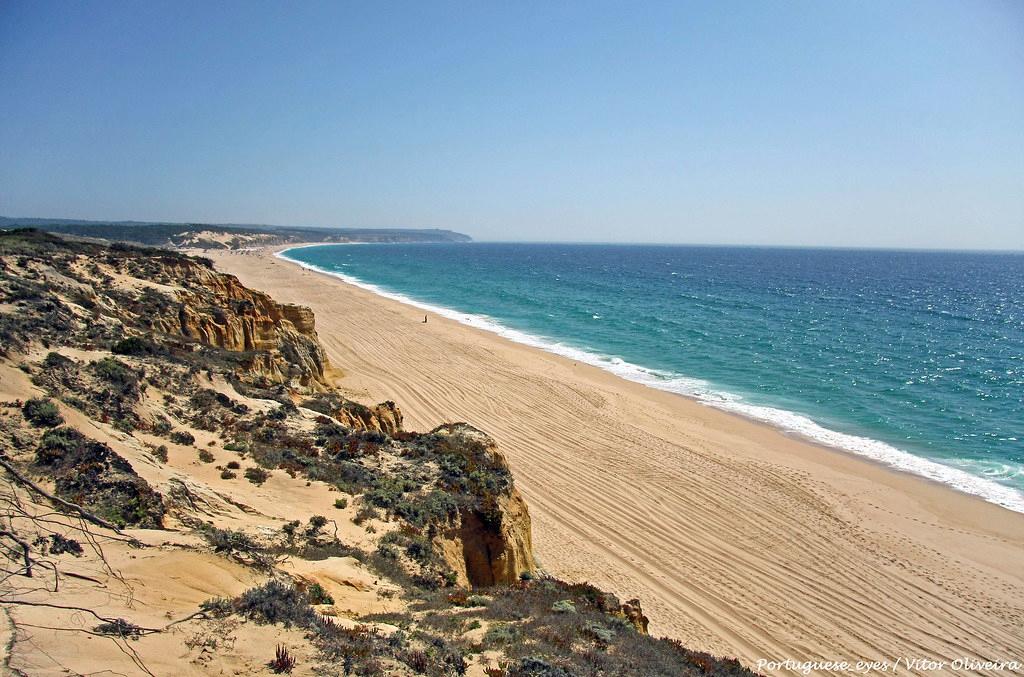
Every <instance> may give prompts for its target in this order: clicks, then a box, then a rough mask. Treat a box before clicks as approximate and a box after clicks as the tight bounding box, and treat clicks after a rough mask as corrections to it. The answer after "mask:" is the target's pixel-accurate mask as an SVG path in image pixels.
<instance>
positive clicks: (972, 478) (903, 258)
mask: <svg viewBox="0 0 1024 677" xmlns="http://www.w3.org/2000/svg"><path fill="white" fill-rule="evenodd" d="M282 255H283V256H284V257H286V258H288V259H291V260H293V261H296V262H299V263H301V264H303V265H305V266H308V267H311V268H315V269H317V270H320V271H323V272H327V273H330V274H334V275H337V276H338V277H340V278H342V279H344V280H346V281H348V282H351V283H354V284H358V285H360V286H363V287H366V288H369V289H371V290H373V291H376V292H377V293H381V294H383V295H386V296H389V297H391V298H397V299H399V300H401V301H405V302H407V303H413V304H415V305H418V306H420V307H422V308H424V309H425V310H426V311H427V312H431V313H435V314H439V315H444V316H447V317H450V318H453V319H456V320H458V321H460V322H464V323H466V324H470V325H473V326H476V327H480V328H482V329H486V330H489V331H493V332H496V333H498V334H501V335H503V336H505V337H507V338H509V339H511V340H514V341H519V342H521V343H526V344H529V345H532V346H537V347H540V348H543V349H545V350H549V351H552V352H555V353H559V354H561V355H565V356H567V357H570V358H572V359H574V360H578V361H582V362H586V363H589V364H592V365H595V366H598V367H601V368H603V369H606V370H608V371H610V372H613V373H615V374H618V375H619V376H622V377H624V378H627V379H630V380H633V381H637V382H640V383H643V384H646V385H649V386H651V387H654V388H659V389H662V390H667V391H671V392H675V393H679V394H682V395H686V396H689V397H693V398H696V399H698V400H700V401H701V402H703V403H705V404H707V405H709V406H714V407H718V408H720V409H724V410H727V411H731V412H735V413H738V414H741V415H744V416H747V417H750V418H753V419H756V420H759V421H763V422H766V423H769V424H771V425H774V426H777V427H779V428H781V429H783V430H785V431H787V432H789V433H795V434H799V435H803V436H806V437H808V438H810V439H812V440H815V441H817V442H819V443H822V444H825V445H828V446H831V447H836V448H840V449H844V450H846V451H849V452H851V453H855V454H859V455H862V456H866V457H868V458H871V459H874V460H876V461H879V462H881V463H884V464H886V465H889V466H892V467H894V468H898V469H900V470H904V471H908V472H912V473H916V474H918V475H922V476H925V477H928V478H931V479H933V480H936V481H939V482H943V483H945V484H948V485H951V486H953V487H956V488H958V489H960V490H961V491H965V492H968V493H971V494H975V495H977V496H981V497H983V498H985V499H986V500H989V501H991V502H993V503H997V504H999V505H1002V506H1004V507H1006V508H1009V509H1011V510H1016V511H1019V512H1024V254H1016V253H975V252H918V251H880V250H841V249H787V248H757V247H695V246H651V245H598V244H593V245H591V244H586V245H581V244H507V243H459V244H386V245H375V244H364V245H356V246H348V245H323V246H312V247H302V248H295V249H290V250H288V251H287V252H285V253H283V254H282Z"/></svg>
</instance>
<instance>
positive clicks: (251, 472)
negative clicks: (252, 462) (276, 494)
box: [245, 468, 270, 484]
mask: <svg viewBox="0 0 1024 677" xmlns="http://www.w3.org/2000/svg"><path fill="white" fill-rule="evenodd" d="M245 479H247V480H249V481H250V482H252V483H253V484H263V483H264V482H266V481H267V480H268V479H270V473H269V472H267V471H266V470H264V469H263V468H246V469H245Z"/></svg>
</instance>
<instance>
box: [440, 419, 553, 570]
mask: <svg viewBox="0 0 1024 677" xmlns="http://www.w3.org/2000/svg"><path fill="white" fill-rule="evenodd" d="M431 434H432V435H441V436H443V437H446V438H447V440H446V441H447V442H448V444H447V445H446V446H447V449H448V451H449V453H456V454H461V455H462V457H463V459H464V460H465V462H466V466H465V467H466V468H467V469H468V470H469V471H470V472H471V473H476V472H479V473H482V474H486V475H490V476H498V477H507V478H508V480H509V481H508V482H507V483H505V484H501V485H498V486H497V487H495V488H493V489H491V488H488V489H484V490H480V489H478V499H479V500H478V502H477V504H476V505H473V506H463V507H462V508H460V510H459V516H458V520H457V522H456V523H455V524H452V525H450V527H449V528H448V529H447V530H446V531H445V532H444V533H443V534H441V535H440V536H439V537H438V538H437V539H436V541H437V544H438V546H439V549H440V551H441V552H442V553H443V554H444V557H445V560H446V561H447V562H448V564H449V566H451V568H452V569H453V570H454V571H455V573H456V576H457V577H458V582H459V584H461V585H467V586H473V587H486V586H491V585H500V584H507V583H514V582H515V581H518V580H519V578H520V576H521V575H522V574H523V573H524V572H529V571H533V569H534V563H533V538H532V532H531V525H530V511H529V509H528V508H527V507H526V501H524V500H523V497H522V496H521V495H520V493H519V490H518V489H516V488H515V487H514V486H513V485H512V483H511V474H510V472H509V468H508V462H507V461H506V460H505V457H504V456H503V455H502V454H501V452H500V451H498V447H497V445H496V444H495V442H494V440H493V439H492V438H491V437H490V436H488V435H487V434H486V433H484V432H482V431H480V430H477V429H476V428H474V427H472V426H470V425H468V424H465V423H457V424H453V425H444V426H440V427H438V428H436V429H434V430H433V431H431Z"/></svg>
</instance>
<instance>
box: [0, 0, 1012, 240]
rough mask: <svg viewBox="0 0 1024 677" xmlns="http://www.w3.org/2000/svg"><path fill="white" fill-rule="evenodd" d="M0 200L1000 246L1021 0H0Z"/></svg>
mask: <svg viewBox="0 0 1024 677" xmlns="http://www.w3.org/2000/svg"><path fill="white" fill-rule="evenodd" d="M0 87H2V88H3V91H5V92H6V93H7V94H6V97H5V98H6V100H7V102H8V105H7V106H5V107H4V110H3V111H0V157H2V159H3V162H0V213H3V214H10V215H24V216H25V217H34V218H70V219H89V220H105V221H125V220H129V221H156V222H170V223H176V222H181V223H189V222H191V223H243V224H244V223H253V224H268V225H280V226H295V227H308V226H311V225H313V226H319V227H350V228H441V229H449V230H455V231H459V232H463V233H466V234H468V235H470V236H472V237H473V238H474V239H476V240H479V241H520V242H541V241H554V242H624V243H627V242H628V243H638V244H644V243H647V244H693V245H742V246H808V247H854V248H901V249H905V248H910V249H956V250H1001V251H1006V250H1010V251H1019V250H1022V249H1024V4H1020V3H1015V2H1009V1H999V0H991V1H988V2H976V3H963V2H954V1H952V0H946V1H938V2H920V1H915V2H909V1H908V2H901V3H892V4H890V3H886V4H882V3H879V4H861V5H825V4H819V3H812V2H791V3H785V4H777V5H772V6H768V5H759V4H749V5H722V4H718V3H708V4H696V3H687V4H685V5H677V4H654V5H647V6H644V7H643V8H642V9H639V10H636V9H633V8H630V7H626V6H622V5H615V4H607V3H601V4H593V3H587V4H576V5H574V4H564V5H560V6H557V7H554V6H549V5H546V4H535V5H518V6H516V7H502V6H497V5H495V6H483V5H478V4H468V3H467V4H457V3H439V4H434V5H430V6H426V5H420V4H408V5H387V6H377V7H368V6H363V5H348V4H345V5H341V4H336V3H325V4H318V3H309V4H302V5H300V6H294V7H292V6H287V7H286V6H283V5H271V4H253V3H243V2H238V3H230V2H229V3H218V4H217V5H215V6H207V5H206V4H203V3H147V4H145V5H139V4H133V3H117V2H103V3H100V2H83V3H78V4H62V3H48V2H19V1H13V2H7V3H4V4H3V5H0Z"/></svg>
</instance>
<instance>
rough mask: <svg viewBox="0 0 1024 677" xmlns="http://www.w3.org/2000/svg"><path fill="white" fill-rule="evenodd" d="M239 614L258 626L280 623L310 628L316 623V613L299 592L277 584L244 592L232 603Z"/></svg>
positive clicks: (272, 582)
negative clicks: (258, 624)
mask: <svg viewBox="0 0 1024 677" xmlns="http://www.w3.org/2000/svg"><path fill="white" fill-rule="evenodd" d="M234 606H235V609H236V611H238V613H240V614H242V615H243V616H246V617H247V618H249V619H250V620H253V621H256V622H257V623H260V624H271V625H272V624H274V623H283V624H284V626H285V627H286V628H288V627H291V626H293V625H295V626H298V627H300V628H309V627H311V626H312V625H313V623H314V622H315V621H316V612H315V611H313V608H312V607H311V606H309V600H308V599H306V596H305V595H303V594H302V593H301V592H300V591H299V590H298V589H296V588H295V587H294V586H291V585H285V584H284V583H281V582H280V581H270V582H268V583H266V584H265V585H262V586H260V587H258V588H251V589H249V590H246V591H245V592H244V593H242V595H241V596H240V597H239V598H238V599H237V600H236V602H235V605H234Z"/></svg>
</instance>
